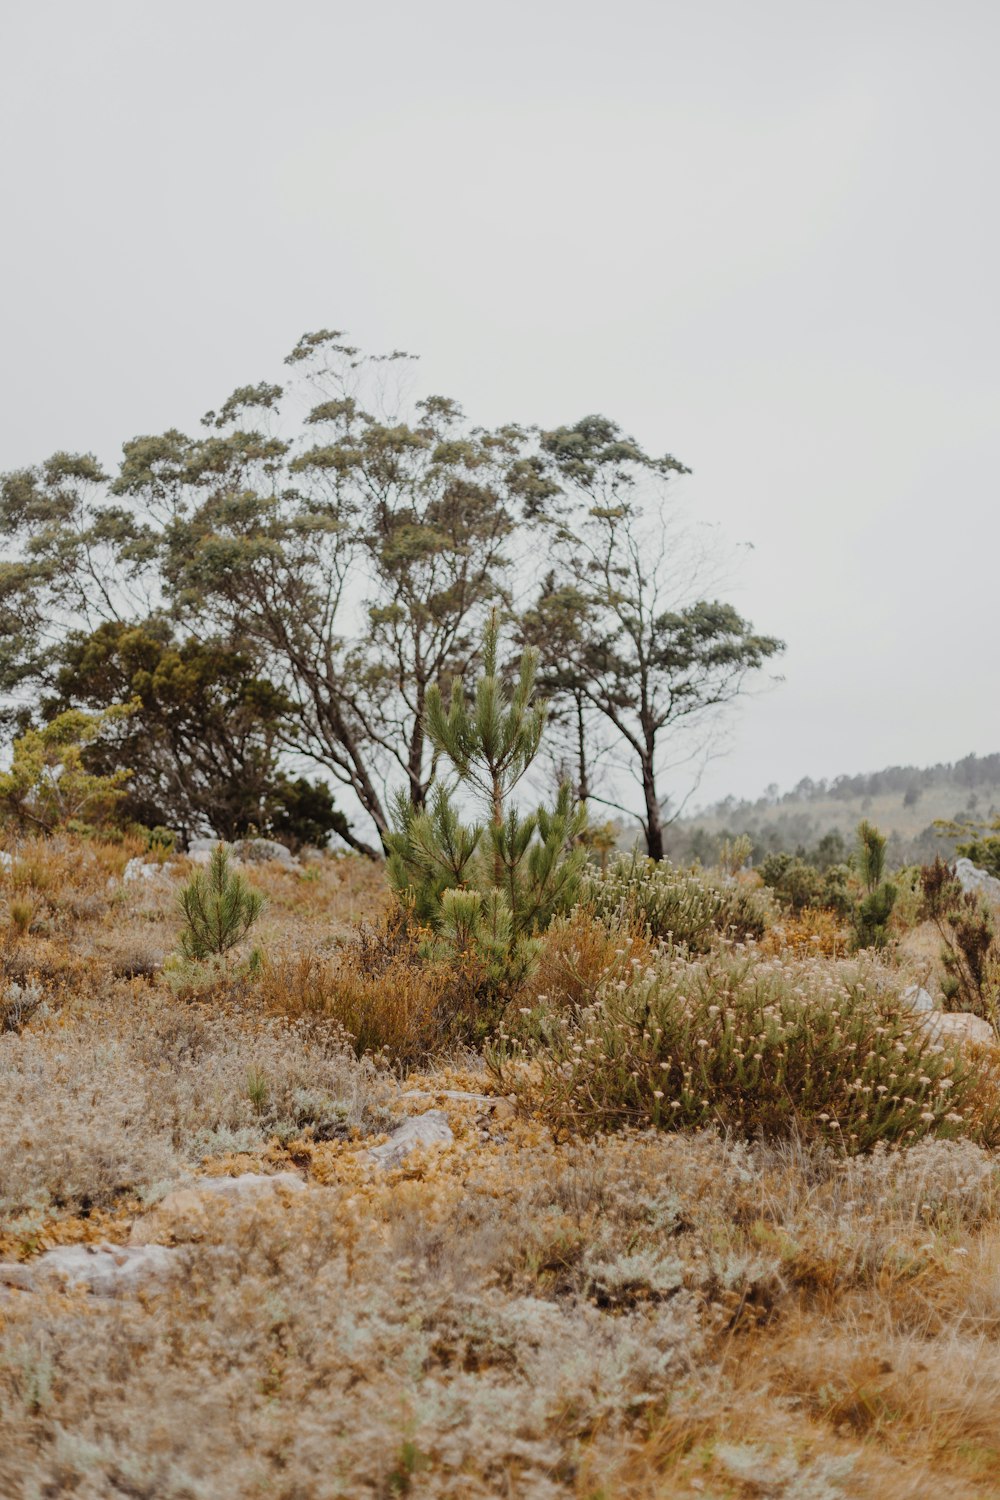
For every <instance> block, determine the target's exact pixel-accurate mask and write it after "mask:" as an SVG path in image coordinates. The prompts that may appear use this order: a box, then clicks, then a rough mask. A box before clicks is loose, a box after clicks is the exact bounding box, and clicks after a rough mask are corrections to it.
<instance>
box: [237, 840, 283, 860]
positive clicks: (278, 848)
mask: <svg viewBox="0 0 1000 1500" xmlns="http://www.w3.org/2000/svg"><path fill="white" fill-rule="evenodd" d="M233 854H234V856H235V857H236V859H241V860H243V861H244V862H245V863H246V864H251V865H254V864H269V863H270V862H271V861H272V860H277V862H278V864H280V865H296V864H298V860H297V859H296V858H295V856H294V854H293V853H292V851H291V850H290V849H287V848H286V847H285V845H284V844H279V843H278V842H277V841H276V840H275V839H239V840H238V841H237V842H236V843H235V844H234V845H233Z"/></svg>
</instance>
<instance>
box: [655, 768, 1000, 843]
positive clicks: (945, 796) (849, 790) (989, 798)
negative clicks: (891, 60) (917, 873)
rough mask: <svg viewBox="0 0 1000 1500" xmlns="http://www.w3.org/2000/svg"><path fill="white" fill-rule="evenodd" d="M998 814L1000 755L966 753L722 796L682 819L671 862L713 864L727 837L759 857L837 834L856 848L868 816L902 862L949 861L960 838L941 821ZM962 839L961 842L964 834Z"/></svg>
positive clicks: (674, 832)
mask: <svg viewBox="0 0 1000 1500" xmlns="http://www.w3.org/2000/svg"><path fill="white" fill-rule="evenodd" d="M997 816H1000V754H995V755H982V756H977V755H967V756H965V758H964V759H962V760H959V761H956V762H955V763H954V764H951V765H948V764H944V765H936V766H928V767H917V766H890V767H887V768H886V769H885V770H882V771H874V772H870V773H863V774H860V775H856V776H837V777H834V779H833V780H832V781H812V780H811V779H810V778H809V777H805V778H803V780H802V781H800V782H799V783H798V785H797V786H796V787H794V788H793V789H792V790H791V791H789V792H785V793H784V794H780V793H779V792H778V789H777V787H773V786H772V787H769V788H768V789H767V791H766V792H765V794H764V795H763V796H761V797H759V798H758V799H757V800H756V801H754V802H751V801H738V800H737V799H735V798H733V797H727V798H724V799H723V800H722V801H721V802H717V803H715V804H714V805H713V806H711V807H708V808H704V809H701V810H699V811H698V812H697V813H694V814H692V815H691V816H690V817H688V818H683V819H679V820H678V821H677V822H676V823H675V824H674V825H673V827H672V829H671V835H670V841H669V850H670V854H671V857H672V858H675V859H690V858H700V859H701V860H702V861H703V862H706V863H707V862H710V861H711V860H713V859H714V858H715V856H716V852H717V850H718V845H719V843H720V841H721V840H722V839H723V838H725V837H732V836H733V835H735V834H741V833H746V834H748V835H749V836H750V838H751V839H752V840H753V844H754V854H755V858H761V857H763V856H764V855H766V854H769V853H771V852H772V851H776V850H783V849H786V850H789V851H795V850H798V849H805V850H808V849H810V848H814V847H815V846H816V845H817V844H818V843H819V841H820V839H821V838H823V837H824V836H825V835H827V834H830V833H839V834H840V835H841V836H842V838H843V839H844V840H845V842H846V843H848V844H849V843H850V840H851V838H852V836H853V832H854V829H855V828H856V827H857V824H858V822H859V821H860V820H861V819H862V818H868V819H869V820H870V821H871V822H873V823H875V824H876V825H877V826H878V827H879V828H881V829H882V830H883V832H885V833H887V834H889V836H890V846H889V852H890V857H891V858H892V859H893V860H894V861H895V862H897V863H910V862H912V861H915V860H925V859H932V858H933V857H934V855H935V854H936V853H940V854H942V855H943V856H948V855H950V854H951V853H952V852H953V850H954V846H955V843H956V836H955V835H954V834H951V835H949V834H948V833H947V832H946V831H944V830H942V829H941V828H939V827H936V826H935V825H936V824H938V823H939V822H948V823H951V822H954V823H962V824H983V823H988V822H990V821H991V820H992V819H994V818H996V817H997ZM959 837H960V836H959Z"/></svg>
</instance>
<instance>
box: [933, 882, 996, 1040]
mask: <svg viewBox="0 0 1000 1500" xmlns="http://www.w3.org/2000/svg"><path fill="white" fill-rule="evenodd" d="M920 886H921V890H922V893H923V907H922V911H921V915H922V916H923V917H925V918H927V919H929V920H930V921H932V922H933V923H934V925H935V927H936V928H937V930H938V934H939V936H940V938H941V945H942V946H941V962H942V965H943V967H944V979H943V981H942V985H941V988H942V990H943V992H944V996H945V999H946V1000H947V1002H948V1005H949V1007H950V1009H952V1010H960V1011H971V1013H972V1014H973V1015H976V1016H981V1017H982V1018H983V1019H984V1020H986V1021H989V1023H990V1025H991V1026H993V1028H994V1030H995V1031H996V1032H997V1035H998V1036H1000V936H998V934H997V928H996V922H995V920H994V917H993V913H992V911H991V910H990V908H989V906H988V905H987V904H986V902H985V901H984V900H983V898H982V896H981V895H979V893H978V892H976V891H963V890H962V887H961V885H960V884H959V882H958V880H957V879H956V878H955V876H954V874H953V872H952V870H951V869H950V868H949V866H948V865H946V864H945V863H944V861H943V860H942V859H940V858H937V859H935V860H934V863H933V864H930V865H924V867H923V868H922V869H921V871H920Z"/></svg>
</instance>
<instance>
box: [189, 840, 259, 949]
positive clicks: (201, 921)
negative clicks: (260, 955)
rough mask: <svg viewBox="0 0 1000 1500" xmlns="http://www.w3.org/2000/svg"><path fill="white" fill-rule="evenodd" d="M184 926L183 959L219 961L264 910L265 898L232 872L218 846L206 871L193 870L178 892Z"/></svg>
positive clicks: (226, 853) (227, 855) (244, 934)
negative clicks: (215, 959) (213, 958)
mask: <svg viewBox="0 0 1000 1500" xmlns="http://www.w3.org/2000/svg"><path fill="white" fill-rule="evenodd" d="M179 901H180V908H181V911H182V913H183V915H184V920H185V923H186V926H185V927H184V930H183V931H182V933H181V938H180V949H181V952H182V953H183V955H184V957H185V958H189V959H198V960H200V959H205V958H212V957H217V958H222V957H223V956H224V955H225V954H227V953H228V952H229V950H230V949H231V948H235V946H236V944H237V943H239V942H241V941H242V939H243V938H245V937H246V935H247V933H248V932H249V931H250V928H251V927H252V926H253V924H254V923H255V922H256V920H257V918H258V917H259V916H260V914H261V911H262V910H263V908H264V897H263V896H262V895H261V893H260V891H255V890H253V888H252V887H251V886H249V885H248V884H247V882H246V881H245V880H244V878H243V876H242V875H240V874H238V873H237V872H236V871H235V870H233V869H232V867H231V865H230V860H229V853H228V850H227V849H226V848H225V846H224V845H223V844H217V845H216V846H215V848H214V849H213V850H212V858H211V861H210V863H209V866H208V869H207V870H196V871H195V873H194V875H192V877H191V879H190V880H189V881H188V883H187V885H186V886H185V887H184V889H183V890H182V891H181V893H180V897H179Z"/></svg>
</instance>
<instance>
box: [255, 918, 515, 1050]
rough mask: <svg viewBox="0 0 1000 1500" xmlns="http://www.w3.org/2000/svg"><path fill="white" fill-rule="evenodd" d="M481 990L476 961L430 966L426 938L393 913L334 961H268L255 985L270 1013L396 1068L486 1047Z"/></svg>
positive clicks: (364, 930) (440, 961)
mask: <svg viewBox="0 0 1000 1500" xmlns="http://www.w3.org/2000/svg"><path fill="white" fill-rule="evenodd" d="M482 987H483V974H482V970H481V969H480V967H479V966H478V964H477V963H476V960H475V958H474V956H472V955H466V956H465V958H464V959H462V960H461V961H460V960H458V959H456V958H454V957H452V958H450V959H449V958H437V959H435V958H428V956H427V953H426V950H425V944H424V942H423V941H422V938H421V934H420V933H419V932H414V931H410V930H408V929H407V927H406V926H405V924H404V923H403V922H401V920H400V917H399V914H398V913H396V912H394V913H392V914H391V915H390V916H389V917H388V918H386V919H383V920H382V921H379V922H377V923H375V924H362V926H361V927H359V928H358V930H357V932H356V933H355V934H354V936H353V937H352V939H351V941H350V942H347V943H344V944H343V946H342V947H341V948H340V949H339V950H338V951H337V952H336V953H335V954H334V955H333V956H331V957H326V958H324V957H322V956H320V955H319V954H317V953H315V952H307V953H300V954H297V955H295V956H289V957H285V958H278V959H269V960H267V961H266V962H265V964H264V967H263V971H262V973H261V975H260V978H259V981H258V993H259V994H260V996H261V998H262V1000H263V1002H264V1004H265V1005H266V1006H267V1007H268V1008H269V1009H271V1010H276V1011H279V1012H280V1013H281V1014H283V1015H288V1016H302V1017H306V1018H309V1019H312V1020H314V1021H322V1022H325V1023H329V1024H330V1025H332V1026H333V1028H334V1029H335V1030H336V1031H339V1032H342V1033H343V1034H344V1036H345V1038H346V1040H347V1041H348V1042H349V1043H350V1045H351V1047H352V1048H353V1050H354V1052H355V1053H356V1055H357V1056H358V1057H364V1056H369V1057H377V1058H378V1059H379V1060H380V1061H381V1062H386V1063H390V1064H392V1065H393V1066H397V1067H412V1066H414V1065H416V1064H418V1063H424V1062H426V1061H427V1060H428V1058H430V1057H432V1056H433V1055H434V1054H435V1053H436V1052H440V1051H442V1050H443V1049H444V1048H446V1047H448V1046H461V1045H464V1044H468V1043H480V1042H482V1040H483V1037H484V1035H485V1031H486V1028H487V1026H488V1025H489V1022H490V1021H491V1020H492V1019H493V1018H492V1016H490V1015H489V1014H488V1013H487V1014H486V1015H484V1013H483V1010H482V1006H481V1003H480V996H481V991H482Z"/></svg>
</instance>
